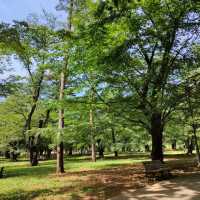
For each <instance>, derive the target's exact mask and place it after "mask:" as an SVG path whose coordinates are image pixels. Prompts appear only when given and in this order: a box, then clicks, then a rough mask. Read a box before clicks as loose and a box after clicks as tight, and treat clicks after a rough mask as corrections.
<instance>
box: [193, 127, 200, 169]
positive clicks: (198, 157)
mask: <svg viewBox="0 0 200 200" xmlns="http://www.w3.org/2000/svg"><path fill="white" fill-rule="evenodd" d="M192 128H193V135H194V142H195V147H196V155H197V163H198V166H199V167H200V151H199V144H198V138H197V134H196V130H197V127H196V126H195V124H193V126H192Z"/></svg>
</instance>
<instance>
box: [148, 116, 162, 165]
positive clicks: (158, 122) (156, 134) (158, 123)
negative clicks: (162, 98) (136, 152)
mask: <svg viewBox="0 0 200 200" xmlns="http://www.w3.org/2000/svg"><path fill="white" fill-rule="evenodd" d="M150 134H151V136H152V152H151V158H152V160H160V161H161V162H163V147H162V144H163V143H162V142H163V141H162V139H163V125H162V119H161V114H160V113H153V114H152V118H151V130H150Z"/></svg>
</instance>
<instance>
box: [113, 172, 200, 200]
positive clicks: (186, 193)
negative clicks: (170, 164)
mask: <svg viewBox="0 0 200 200" xmlns="http://www.w3.org/2000/svg"><path fill="white" fill-rule="evenodd" d="M110 200H200V173H194V174H192V173H190V174H184V175H182V176H178V177H176V178H173V179H171V180H168V181H162V182H159V183H156V184H154V185H151V186H150V185H148V186H146V187H145V188H141V189H136V190H127V191H124V192H122V193H121V194H120V195H119V196H116V197H113V198H111V199H110Z"/></svg>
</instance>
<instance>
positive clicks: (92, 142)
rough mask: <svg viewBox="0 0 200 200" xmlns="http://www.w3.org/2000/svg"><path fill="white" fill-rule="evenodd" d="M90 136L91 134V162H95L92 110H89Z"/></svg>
mask: <svg viewBox="0 0 200 200" xmlns="http://www.w3.org/2000/svg"><path fill="white" fill-rule="evenodd" d="M89 121H90V134H91V151H92V161H93V162H96V142H95V135H94V122H93V110H92V109H90V119H89Z"/></svg>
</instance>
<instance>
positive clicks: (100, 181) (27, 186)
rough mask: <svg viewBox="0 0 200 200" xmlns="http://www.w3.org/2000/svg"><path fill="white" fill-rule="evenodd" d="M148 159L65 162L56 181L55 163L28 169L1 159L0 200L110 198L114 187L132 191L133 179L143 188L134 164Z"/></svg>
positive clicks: (75, 159)
mask: <svg viewBox="0 0 200 200" xmlns="http://www.w3.org/2000/svg"><path fill="white" fill-rule="evenodd" d="M167 157H168V158H172V157H173V156H172V155H168V156H167ZM176 157H178V158H179V157H180V156H178V155H177V156H176ZM148 159H149V156H148V155H145V154H137V155H121V156H120V157H119V158H118V159H114V158H112V157H109V156H107V157H106V158H105V159H103V160H98V161H97V162H96V163H92V162H91V161H90V160H89V158H88V157H71V158H66V159H65V171H66V173H65V174H64V175H62V176H59V177H58V176H56V175H55V174H54V172H55V166H56V165H55V164H56V163H55V160H50V161H40V164H39V166H37V167H30V166H29V163H28V162H27V161H18V162H9V161H6V160H4V159H1V160H0V166H1V165H2V166H4V167H5V170H6V178H4V179H0V199H1V200H45V199H46V200H50V199H52V200H62V199H63V200H64V199H65V200H67V199H69V200H70V199H104V198H105V197H106V196H107V195H108V196H109V195H111V193H112V192H113V188H115V187H116V188H118V189H119V188H121V189H122V188H123V187H132V186H133V185H130V183H132V182H133V179H134V184H136V183H137V184H138V185H139V184H144V182H143V181H142V179H141V178H143V175H137V176H136V175H135V173H134V171H136V170H137V168H138V167H137V166H139V164H136V163H141V162H142V161H144V160H148ZM122 183H123V185H122ZM109 189H112V192H111V190H109ZM118 189H117V190H118ZM114 192H116V191H115V189H114ZM94 194H95V195H94Z"/></svg>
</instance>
